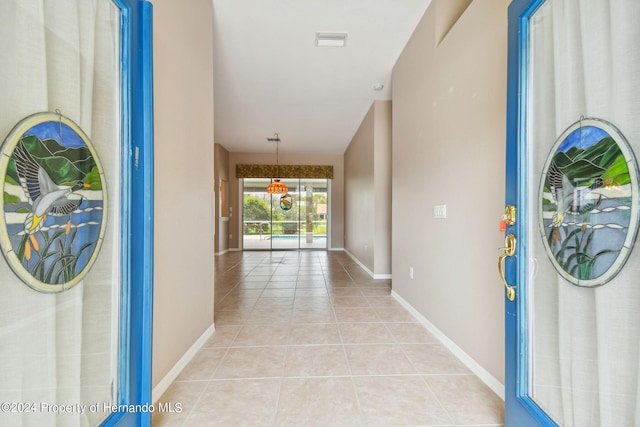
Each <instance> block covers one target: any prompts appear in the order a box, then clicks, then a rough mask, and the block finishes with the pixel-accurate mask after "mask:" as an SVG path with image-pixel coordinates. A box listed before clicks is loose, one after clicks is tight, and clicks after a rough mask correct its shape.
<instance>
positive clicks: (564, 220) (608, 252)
mask: <svg viewBox="0 0 640 427" xmlns="http://www.w3.org/2000/svg"><path fill="white" fill-rule="evenodd" d="M538 200H539V203H540V204H539V216H538V218H539V221H538V222H539V227H540V232H541V234H542V239H543V241H544V246H545V249H546V251H547V255H548V256H549V259H550V260H551V262H552V264H553V265H554V267H555V268H556V270H557V271H558V272H559V273H560V275H562V276H563V277H564V278H565V279H566V280H568V281H569V282H571V283H573V284H574V285H577V286H585V287H594V286H600V285H603V284H605V283H607V282H608V281H609V280H611V279H612V278H613V277H614V276H615V275H616V274H618V272H619V271H620V270H621V269H622V267H623V265H624V263H625V262H626V260H627V258H628V256H629V254H630V252H631V249H632V248H633V244H634V242H635V238H636V234H637V230H638V166H637V162H636V159H635V157H634V155H633V151H632V150H631V147H630V146H629V144H628V142H627V141H626V139H625V138H624V136H623V135H622V134H621V133H620V131H618V129H616V128H615V126H613V125H612V124H611V123H608V122H606V121H604V120H601V119H595V118H588V119H584V118H582V119H581V120H579V121H577V122H575V123H573V124H572V125H571V126H569V128H567V130H565V131H564V132H563V133H562V135H560V137H559V138H558V139H557V141H556V143H555V144H554V146H553V148H552V149H551V152H550V154H549V156H548V158H547V161H546V163H545V167H544V169H543V172H542V179H541V183H540V190H539V199H538Z"/></svg>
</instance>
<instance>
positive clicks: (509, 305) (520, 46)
mask: <svg viewBox="0 0 640 427" xmlns="http://www.w3.org/2000/svg"><path fill="white" fill-rule="evenodd" d="M544 1H545V0H513V1H512V2H511V4H510V6H509V12H508V19H509V26H508V58H507V67H508V73H507V152H506V187H505V194H506V199H505V205H508V204H512V205H515V206H516V207H517V209H518V221H517V222H516V224H514V225H512V226H509V227H507V230H506V234H510V233H512V234H514V235H515V236H516V239H517V249H516V255H515V256H513V257H509V258H510V259H509V258H508V259H507V260H506V277H507V281H508V282H509V283H512V284H514V285H515V286H516V299H515V301H509V300H508V299H507V298H505V299H504V301H505V426H518V427H535V426H555V423H553V421H552V420H551V419H550V418H549V417H548V416H547V414H546V413H545V412H544V411H543V410H542V409H541V408H540V407H539V406H538V405H537V404H536V403H535V402H534V401H533V400H532V399H531V398H530V397H529V396H528V390H529V383H528V381H529V377H528V364H529V360H528V354H529V353H528V340H527V312H526V309H527V305H526V283H527V282H526V261H527V259H528V257H527V245H526V238H527V234H526V231H527V230H526V224H527V223H528V222H529V221H528V218H526V213H527V212H528V209H527V197H526V196H527V194H526V182H527V181H526V177H527V172H528V171H527V161H526V156H527V152H528V150H527V140H526V132H527V129H526V125H527V86H528V84H529V82H528V75H527V71H528V22H529V17H530V16H531V15H532V14H533V13H534V12H535V10H537V8H538V7H539V6H540V5H541V4H542V3H543V2H544Z"/></svg>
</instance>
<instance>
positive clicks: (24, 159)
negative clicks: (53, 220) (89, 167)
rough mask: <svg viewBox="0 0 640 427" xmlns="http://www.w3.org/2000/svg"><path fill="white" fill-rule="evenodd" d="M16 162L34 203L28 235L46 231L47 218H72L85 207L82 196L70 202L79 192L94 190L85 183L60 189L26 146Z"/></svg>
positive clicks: (26, 227)
mask: <svg viewBox="0 0 640 427" xmlns="http://www.w3.org/2000/svg"><path fill="white" fill-rule="evenodd" d="M13 160H14V162H15V164H16V171H17V172H18V177H19V179H20V185H21V186H22V190H23V191H24V193H25V195H26V196H27V198H28V199H29V203H31V212H30V213H29V214H27V218H26V219H25V222H24V231H25V232H26V233H27V234H33V233H36V232H37V231H38V230H40V229H41V228H42V225H43V224H44V220H45V219H46V217H47V215H53V216H62V215H68V214H70V213H71V212H73V211H74V210H76V209H78V207H79V206H80V204H81V203H82V200H83V198H82V196H80V197H79V198H69V196H70V195H71V194H72V193H73V192H74V191H77V190H80V189H82V188H89V187H91V185H90V184H86V183H84V182H82V181H78V182H77V183H76V184H75V185H73V186H69V187H64V186H63V187H61V186H58V185H57V184H56V183H55V182H53V180H52V179H51V177H49V174H48V173H47V171H46V170H45V169H44V168H43V167H42V166H40V164H38V162H36V161H35V159H34V158H33V156H32V155H31V153H29V151H27V148H26V147H25V146H24V143H22V142H20V143H19V144H18V146H17V147H16V149H15V150H14V152H13Z"/></svg>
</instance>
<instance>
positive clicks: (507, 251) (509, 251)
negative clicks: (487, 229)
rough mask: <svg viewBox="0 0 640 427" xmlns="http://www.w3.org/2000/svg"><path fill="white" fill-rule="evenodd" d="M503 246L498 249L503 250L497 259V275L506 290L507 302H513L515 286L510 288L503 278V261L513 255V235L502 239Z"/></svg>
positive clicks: (514, 245)
mask: <svg viewBox="0 0 640 427" xmlns="http://www.w3.org/2000/svg"><path fill="white" fill-rule="evenodd" d="M504 244H505V247H504V248H500V249H504V253H503V254H502V255H500V257H499V258H498V274H500V278H501V279H502V283H504V287H505V288H506V290H507V299H509V301H513V300H515V299H516V288H515V286H511V285H509V284H508V283H507V278H506V277H505V274H504V260H505V259H506V258H507V257H510V256H513V255H515V253H516V236H514V235H513V234H509V235H507V237H505V239H504Z"/></svg>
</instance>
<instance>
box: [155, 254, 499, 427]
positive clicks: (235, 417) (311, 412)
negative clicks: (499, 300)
mask: <svg viewBox="0 0 640 427" xmlns="http://www.w3.org/2000/svg"><path fill="white" fill-rule="evenodd" d="M215 269H216V279H215V280H216V282H215V283H216V295H215V298H216V305H215V325H216V332H215V333H214V335H213V336H212V338H211V339H210V340H209V341H208V342H207V343H206V344H205V345H204V347H203V348H202V349H201V350H200V352H199V353H198V354H197V355H196V357H194V359H193V360H192V361H191V362H190V364H189V365H188V366H187V367H186V368H185V369H184V370H183V372H182V373H181V374H180V375H179V377H178V378H177V379H176V381H175V382H174V383H173V384H172V385H171V386H170V387H169V389H168V390H167V392H166V393H165V394H164V395H163V396H162V397H161V398H160V402H165V403H166V402H171V403H173V404H174V405H175V404H176V403H180V405H181V407H182V412H180V413H166V412H165V413H159V412H155V413H154V416H153V425H154V426H233V427H235V426H296V427H302V426H305V427H306V426H323V427H324V426H499V425H502V424H503V422H504V421H503V408H504V402H503V401H502V400H501V399H500V398H499V397H498V396H496V395H495V394H494V393H493V392H492V391H491V390H490V389H489V388H488V387H487V386H486V385H484V383H482V382H481V381H480V380H479V379H478V378H477V377H476V376H475V375H473V374H472V373H471V372H470V371H469V370H468V369H467V368H466V367H465V366H464V365H463V364H462V363H461V362H459V361H458V359H456V358H455V357H454V356H453V355H452V354H451V353H450V352H449V351H448V350H447V349H446V348H445V347H443V346H442V345H441V344H440V343H439V342H438V341H437V339H435V338H434V337H433V336H432V335H431V334H430V333H429V332H428V331H427V330H426V329H425V328H424V327H423V326H422V325H421V324H419V323H417V321H416V320H415V318H413V317H412V316H411V315H410V314H409V313H408V312H407V311H406V310H405V309H404V308H403V307H402V306H401V305H400V304H399V303H398V302H397V301H396V300H395V299H394V298H393V297H392V296H390V288H391V283H390V281H389V280H373V279H371V278H370V276H369V275H368V274H367V273H366V272H365V271H364V270H363V269H362V268H360V267H359V266H358V264H356V263H355V262H354V261H353V260H352V259H351V258H350V257H349V256H348V255H346V254H345V253H343V252H325V251H303V252H298V251H292V252H231V253H227V254H225V255H221V256H218V257H216V259H215Z"/></svg>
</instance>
